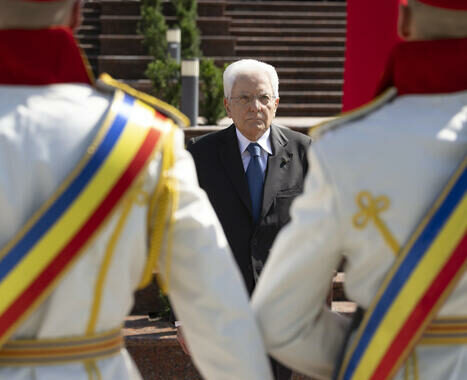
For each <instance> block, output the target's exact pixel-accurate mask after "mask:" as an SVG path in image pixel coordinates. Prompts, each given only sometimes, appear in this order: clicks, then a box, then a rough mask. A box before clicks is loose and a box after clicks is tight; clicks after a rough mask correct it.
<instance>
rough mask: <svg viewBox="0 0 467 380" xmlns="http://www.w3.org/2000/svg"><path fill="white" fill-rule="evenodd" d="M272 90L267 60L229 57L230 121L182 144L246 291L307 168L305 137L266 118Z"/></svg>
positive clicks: (274, 99) (278, 370)
mask: <svg viewBox="0 0 467 380" xmlns="http://www.w3.org/2000/svg"><path fill="white" fill-rule="evenodd" d="M278 89H279V79H278V76H277V73H276V70H275V69H274V67H272V66H271V65H268V64H266V63H263V62H259V61H255V60H240V61H237V62H235V63H232V64H231V65H230V66H228V67H227V69H226V70H225V72H224V94H225V99H224V105H225V109H226V111H227V114H228V115H229V117H231V118H232V119H233V122H234V124H232V125H231V126H230V127H228V128H226V129H223V130H220V131H218V132H214V133H210V134H208V135H205V136H201V137H199V138H195V139H192V140H191V141H190V143H189V145H188V150H189V151H190V152H191V154H192V155H193V158H194V160H195V164H196V169H197V172H198V179H199V183H200V185H201V187H202V188H203V189H204V190H205V191H206V192H207V194H208V197H209V200H210V201H211V203H212V205H213V206H214V209H215V211H216V213H217V216H218V217H219V220H220V222H221V224H222V227H223V228H224V231H225V234H226V236H227V239H228V241H229V244H230V246H231V247H232V251H233V254H234V256H235V260H236V262H237V264H238V266H239V268H240V270H241V272H242V274H243V279H244V281H245V285H246V287H247V289H248V291H249V292H250V294H251V293H252V292H253V289H254V286H255V283H256V280H257V278H258V276H259V274H260V272H261V270H262V268H263V266H264V264H265V262H266V259H267V257H268V254H269V250H270V248H271V246H272V243H273V241H274V239H275V237H276V235H277V233H278V232H279V230H280V229H281V228H282V227H283V226H284V225H285V224H286V223H287V222H288V221H289V219H290V215H289V208H290V205H291V203H292V200H293V199H294V198H295V197H296V196H297V195H298V194H300V193H301V192H302V190H303V182H304V177H305V174H306V172H307V168H308V163H307V158H306V151H307V148H308V146H309V145H310V142H311V140H310V138H309V137H308V136H306V135H303V134H301V133H298V132H294V131H292V130H290V129H288V128H285V127H280V126H278V125H275V124H273V123H272V120H273V118H274V116H275V114H276V110H277V107H278V105H279V91H278ZM284 312H286V311H284ZM273 367H274V372H275V375H276V379H280V380H285V379H289V378H290V375H291V373H290V371H289V370H288V369H286V368H284V367H282V366H280V365H278V364H277V363H275V364H274V365H273Z"/></svg>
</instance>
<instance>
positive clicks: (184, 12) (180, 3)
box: [172, 0, 201, 59]
mask: <svg viewBox="0 0 467 380" xmlns="http://www.w3.org/2000/svg"><path fill="white" fill-rule="evenodd" d="M172 4H173V5H174V7H175V15H176V16H177V20H178V24H179V27H180V31H181V34H182V52H181V53H182V57H183V58H184V59H190V58H199V57H201V49H200V43H201V39H200V33H199V29H198V27H197V25H196V17H197V15H198V5H197V3H196V0H172Z"/></svg>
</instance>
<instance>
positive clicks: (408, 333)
mask: <svg viewBox="0 0 467 380" xmlns="http://www.w3.org/2000/svg"><path fill="white" fill-rule="evenodd" d="M466 259H467V235H464V237H463V238H462V240H461V241H460V243H459V244H458V246H457V248H456V249H455V250H454V251H453V253H452V255H451V258H450V259H449V260H448V262H447V263H446V264H445V265H444V267H443V268H442V269H441V271H440V272H439V273H438V276H437V277H436V279H435V280H434V281H433V282H432V283H431V285H430V287H429V288H428V289H427V291H426V292H425V295H424V296H423V297H422V298H421V299H420V301H419V302H418V304H417V306H416V307H415V309H414V310H413V312H412V314H411V315H410V316H409V317H408V318H407V320H406V322H405V324H404V326H403V327H402V328H401V329H400V331H399V333H398V334H397V336H396V338H395V339H394V341H393V343H392V344H391V346H390V347H389V349H388V350H387V351H386V354H385V357H384V358H383V359H382V360H381V362H380V363H379V365H378V367H377V368H376V370H375V372H374V373H373V376H372V377H371V380H380V379H385V378H386V377H387V376H388V375H389V374H390V371H391V370H392V368H394V363H395V362H397V360H398V359H399V358H400V357H401V355H402V353H403V351H404V350H405V349H406V348H407V345H408V344H409V343H410V341H411V339H412V337H413V335H414V333H415V332H417V331H419V326H420V324H421V323H423V322H424V321H425V319H426V318H427V316H428V314H429V313H430V312H431V311H433V307H434V305H435V304H436V302H437V301H438V300H439V299H440V296H441V295H442V294H443V292H444V291H445V290H446V287H447V286H448V285H450V284H452V281H451V279H452V278H453V277H454V276H455V275H456V272H457V271H458V269H459V267H461V266H462V265H463V264H464V263H465V261H466Z"/></svg>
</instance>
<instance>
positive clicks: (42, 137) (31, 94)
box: [0, 84, 270, 380]
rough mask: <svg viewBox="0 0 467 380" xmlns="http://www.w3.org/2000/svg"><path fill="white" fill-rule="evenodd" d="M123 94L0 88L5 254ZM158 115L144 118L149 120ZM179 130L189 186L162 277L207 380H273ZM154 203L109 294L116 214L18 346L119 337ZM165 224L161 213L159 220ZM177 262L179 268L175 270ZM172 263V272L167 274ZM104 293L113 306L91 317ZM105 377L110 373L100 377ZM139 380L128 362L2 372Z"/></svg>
mask: <svg viewBox="0 0 467 380" xmlns="http://www.w3.org/2000/svg"><path fill="white" fill-rule="evenodd" d="M111 98H112V94H102V93H100V92H98V91H96V90H95V89H94V88H92V87H90V86H88V85H78V84H75V85H68V84H60V85H50V86H33V87H27V86H0V210H1V213H0V246H5V245H6V244H7V243H8V242H9V241H10V239H12V237H13V236H14V235H15V234H16V233H17V232H18V231H19V230H20V229H21V228H22V227H23V225H24V224H25V223H26V222H27V220H28V219H29V218H30V217H31V215H32V214H33V213H34V212H35V211H36V210H37V209H38V208H39V207H40V206H41V205H42V204H43V203H44V202H45V201H46V200H47V199H48V198H49V197H50V196H51V195H52V194H53V193H54V191H55V190H56V189H57V187H58V186H59V185H60V183H61V182H62V181H63V180H64V178H65V177H67V175H68V174H69V173H70V172H71V171H72V169H73V168H74V166H75V165H76V164H77V162H78V161H79V160H80V159H81V157H82V156H83V155H84V153H85V151H86V149H87V148H88V146H89V144H90V143H91V142H92V140H93V138H94V137H95V134H96V132H97V131H98V129H99V127H100V125H101V123H102V121H103V118H104V116H105V114H106V111H107V110H108V107H109V104H110V100H111ZM153 115H154V114H153V113H151V112H148V114H147V115H141V118H143V119H144V118H146V119H145V122H150V120H149V119H148V118H151V117H153ZM183 145H184V142H183V133H182V132H181V131H178V130H177V131H176V136H175V147H174V149H175V164H174V166H173V168H172V170H171V172H170V176H171V177H172V178H173V179H175V180H176V181H177V183H178V190H179V202H178V207H177V209H176V210H175V213H174V224H173V243H172V249H171V252H169V251H168V250H167V249H165V248H166V247H164V250H163V252H162V254H161V256H160V260H159V262H158V267H159V270H160V275H161V276H162V279H163V280H164V281H165V282H168V283H169V284H170V287H169V295H170V298H171V301H172V303H173V305H174V308H175V310H176V313H177V315H178V316H179V317H180V319H181V320H182V321H184V331H185V333H186V337H187V340H188V345H189V347H190V350H191V352H192V357H193V359H194V361H195V364H197V366H198V367H199V369H200V371H201V373H202V374H203V376H204V377H205V378H206V379H214V380H222V379H225V380H227V379H229V380H234V379H257V380H264V379H270V372H269V367H268V366H269V365H268V361H267V359H266V356H265V354H264V348H263V344H262V342H261V338H260V334H259V331H258V329H257V326H256V324H255V321H254V318H253V314H252V312H251V309H250V307H249V305H248V298H247V294H246V291H245V289H244V286H243V285H242V281H241V278H240V275H239V272H238V270H237V269H236V268H235V265H234V261H233V259H232V257H231V254H230V251H229V249H228V246H227V243H226V239H225V237H224V235H223V232H222V229H221V227H220V224H219V222H218V221H217V218H216V216H215V214H214V212H213V210H212V208H211V207H210V205H209V202H208V200H207V197H206V195H205V193H204V192H203V191H202V190H200V188H199V187H198V184H197V180H196V175H195V169H194V165H193V162H192V159H191V156H190V155H189V154H188V153H187V152H186V151H185V150H184V148H183ZM160 156H161V155H160V153H159V154H158V155H156V157H155V158H154V159H153V160H152V161H151V162H150V164H149V166H148V169H147V173H146V174H145V182H144V189H143V190H144V191H145V192H146V193H148V194H151V192H153V191H154V188H155V185H156V184H157V182H158V177H159V173H160V163H161V157H160ZM147 207H148V205H147V204H146V203H145V202H136V203H135V204H134V205H133V207H132V208H131V211H130V214H129V216H128V219H127V222H126V224H125V226H124V228H123V231H122V233H121V234H120V236H119V238H118V241H117V244H116V247H115V252H114V254H113V257H112V261H111V262H110V265H109V266H108V272H107V275H106V276H105V277H104V281H103V283H102V284H101V285H99V284H98V281H97V279H98V278H99V277H100V278H102V270H103V265H104V264H103V259H104V255H105V252H106V248H107V246H108V243H109V239H110V236H111V235H112V232H113V231H114V229H115V227H116V223H117V221H118V220H119V216H120V214H121V210H120V209H119V210H117V212H115V213H114V214H113V216H112V218H111V220H110V221H109V222H108V223H107V224H106V225H105V227H104V228H103V229H102V230H101V231H100V233H99V235H98V237H97V239H95V240H94V241H93V242H92V243H91V244H90V245H89V246H88V247H87V248H86V251H85V253H84V254H83V255H82V256H81V257H80V258H79V261H78V262H77V263H76V264H74V266H73V268H72V269H71V271H69V272H68V273H67V275H66V276H65V277H64V278H63V279H62V280H61V283H60V284H59V286H58V287H57V288H56V289H55V290H54V291H53V293H52V294H51V295H50V296H49V297H48V298H47V299H46V301H45V302H44V303H43V304H42V305H41V306H40V307H39V308H38V309H36V311H35V312H34V313H33V314H31V315H30V316H29V317H28V318H27V320H26V321H25V322H24V323H23V324H22V325H21V326H20V327H19V328H18V329H17V330H16V332H15V333H14V335H13V336H12V337H11V338H10V340H18V339H50V338H69V337H75V336H83V335H85V334H86V333H87V331H89V326H90V319H91V314H92V313H94V317H95V318H96V320H95V323H94V332H96V333H100V332H104V331H108V330H112V329H115V328H118V327H120V326H121V325H122V322H123V319H124V318H125V316H126V315H127V314H128V312H129V311H130V309H131V307H132V303H133V292H134V290H135V289H136V288H137V287H138V284H139V283H140V281H141V278H142V274H143V271H144V269H145V266H146V260H147V247H148V239H149V237H148V228H147V219H146V217H147ZM156 213H157V211H156ZM169 259H170V261H171V264H170V266H169V265H168V264H167V263H168V262H169ZM166 264H167V265H166ZM98 289H99V290H100V291H102V297H101V298H100V302H98V304H97V311H96V309H94V312H92V305H93V304H94V303H95V299H96V297H97V293H98ZM97 372H99V374H98V373H97ZM98 375H99V376H100V377H98V378H99V379H102V380H123V379H139V378H140V375H139V374H138V371H137V369H136V368H135V366H134V364H133V362H132V360H131V358H130V357H129V355H128V353H127V351H126V350H125V349H122V350H121V352H120V354H117V355H115V356H112V357H109V358H106V359H102V360H99V361H97V363H94V365H93V366H91V367H89V365H85V363H82V362H77V363H72V364H66V365H55V366H34V367H1V368H0V379H1V380H32V379H36V380H54V379H56V380H63V379H67V380H78V379H79V380H85V379H89V378H96V376H98Z"/></svg>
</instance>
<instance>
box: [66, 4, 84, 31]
mask: <svg viewBox="0 0 467 380" xmlns="http://www.w3.org/2000/svg"><path fill="white" fill-rule="evenodd" d="M81 20H82V18H81V0H75V2H74V3H73V8H72V10H71V15H70V22H69V27H70V29H71V30H73V31H74V30H76V29H78V28H79V27H80V26H81Z"/></svg>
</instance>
